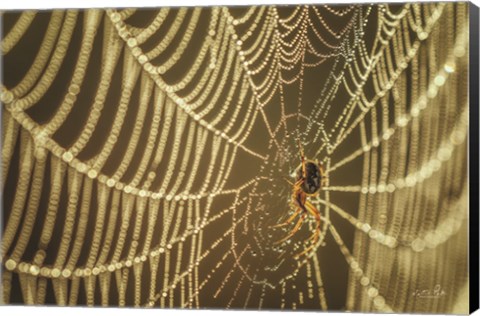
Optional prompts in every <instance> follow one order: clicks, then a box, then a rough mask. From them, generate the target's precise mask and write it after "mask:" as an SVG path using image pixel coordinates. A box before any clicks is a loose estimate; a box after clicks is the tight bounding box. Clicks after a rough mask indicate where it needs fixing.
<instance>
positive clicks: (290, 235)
mask: <svg viewBox="0 0 480 316" xmlns="http://www.w3.org/2000/svg"><path fill="white" fill-rule="evenodd" d="M306 216H307V214H305V213H303V214H302V216H300V218H299V219H298V222H297V224H296V225H295V227H293V229H292V231H291V232H290V233H289V234H288V235H287V236H285V237H284V238H282V239H280V240H279V241H276V242H275V244H280V243H282V242H284V241H285V240H287V239H289V238H290V237H292V236H293V235H295V233H296V232H297V231H298V230H299V229H300V226H302V223H303V220H304V219H305V217H306Z"/></svg>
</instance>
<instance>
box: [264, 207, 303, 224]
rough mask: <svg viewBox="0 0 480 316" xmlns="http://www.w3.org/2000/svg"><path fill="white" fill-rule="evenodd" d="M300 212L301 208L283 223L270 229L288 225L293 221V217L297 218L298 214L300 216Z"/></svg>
mask: <svg viewBox="0 0 480 316" xmlns="http://www.w3.org/2000/svg"><path fill="white" fill-rule="evenodd" d="M301 211H302V209H301V208H297V210H296V211H295V212H294V213H293V215H292V216H290V217H289V218H288V219H287V220H286V221H285V222H283V223H280V224H277V225H273V226H271V227H282V226H285V225H288V224H290V223H291V222H292V221H293V220H294V219H295V217H297V216H298V214H300V212H301Z"/></svg>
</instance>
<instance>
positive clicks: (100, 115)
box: [1, 3, 468, 312]
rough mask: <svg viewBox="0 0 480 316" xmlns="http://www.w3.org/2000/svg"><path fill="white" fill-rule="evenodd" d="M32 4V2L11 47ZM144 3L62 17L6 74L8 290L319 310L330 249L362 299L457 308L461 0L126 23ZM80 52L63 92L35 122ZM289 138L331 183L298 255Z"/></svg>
mask: <svg viewBox="0 0 480 316" xmlns="http://www.w3.org/2000/svg"><path fill="white" fill-rule="evenodd" d="M152 12H154V14H152ZM3 14H8V13H3ZM38 14H39V13H38V12H36V11H25V12H22V13H21V14H19V17H18V19H17V20H16V21H15V23H14V26H13V27H12V28H11V29H10V30H9V31H8V33H6V34H5V35H4V38H3V39H2V42H1V50H2V54H3V55H4V56H5V58H7V57H9V56H8V55H9V53H12V52H14V50H15V46H17V44H19V43H21V42H22V39H23V38H25V36H26V35H27V34H28V31H29V29H32V28H35V25H36V23H37V22H38V21H37V18H36V17H37V15H38ZM43 14H45V13H43ZM142 14H145V11H142V10H136V9H123V10H115V9H107V10H86V11H84V12H79V11H76V10H66V11H53V12H51V14H50V16H49V21H48V26H46V28H45V31H44V33H43V34H42V39H41V43H40V44H39V48H38V51H36V52H35V53H34V55H33V56H34V59H33V60H32V61H31V66H30V67H29V69H28V71H27V72H26V74H25V75H24V76H23V78H22V79H21V80H20V81H19V82H18V83H17V84H16V85H14V86H7V85H6V84H5V83H4V84H2V86H1V100H2V103H3V112H2V115H3V118H2V120H3V121H2V123H3V128H2V168H3V169H2V179H3V180H2V186H3V190H4V196H5V192H6V190H7V189H8V188H9V187H10V188H12V187H13V188H15V189H14V190H13V191H12V192H13V193H12V194H13V196H12V198H11V200H12V201H11V203H10V204H11V205H10V204H9V205H7V204H6V203H5V202H4V203H3V206H4V214H8V216H7V217H5V218H4V221H5V224H4V230H3V234H2V243H1V257H2V263H3V266H4V269H3V271H2V288H3V302H4V303H9V302H11V301H17V302H18V301H21V302H23V303H25V304H45V303H46V302H47V303H48V298H47V296H48V295H47V292H48V291H53V293H54V301H53V303H55V304H58V305H77V304H87V305H104V306H107V305H119V306H125V305H133V306H150V307H151V306H160V307H185V308H198V307H205V306H212V305H215V304H214V303H212V302H215V300H216V299H218V301H217V303H216V305H218V306H221V307H225V308H244V307H245V308H282V309H296V308H300V309H301V308H317V309H323V310H326V309H328V308H329V306H330V305H329V302H328V299H327V295H326V293H327V292H328V291H331V289H329V287H328V286H326V285H325V284H324V281H323V279H322V278H324V276H323V275H322V269H321V265H320V259H321V258H322V255H323V256H324V257H325V256H328V254H326V253H325V252H324V248H323V247H322V246H324V245H325V243H326V242H329V243H333V245H335V247H336V248H337V249H338V251H339V252H340V253H341V257H340V260H342V261H343V262H345V263H346V264H347V265H348V269H349V276H348V284H347V286H346V290H347V299H346V302H345V305H344V307H345V308H346V309H347V310H354V311H383V312H388V311H399V312H402V311H416V312H459V311H460V312H462V311H464V309H465V308H466V305H465V304H466V302H465V299H468V297H467V295H466V294H465V293H468V290H466V289H467V288H468V270H467V248H466V247H467V226H466V223H467V214H468V213H467V211H468V210H467V200H468V199H467V198H468V179H467V176H466V174H467V171H466V170H467V169H466V168H467V166H466V154H467V147H466V146H467V145H466V143H467V142H466V138H467V128H468V97H467V87H468V76H467V73H468V59H467V56H468V6H467V5H466V4H463V3H430V4H414V3H407V4H404V5H398V6H395V7H392V6H389V5H382V4H378V5H370V6H368V5H352V6H348V7H347V6H345V7H336V6H326V5H324V6H296V7H275V6H258V7H257V6H256V7H247V8H243V9H231V8H227V7H212V8H190V9H186V8H179V9H172V8H161V9H158V10H156V11H151V12H150V13H149V18H148V19H144V23H143V24H142V25H139V24H138V23H136V24H135V23H133V22H130V21H135V16H138V15H142ZM145 21H148V23H147V22H145ZM332 21H336V22H335V23H331V22H332ZM367 30H368V32H366V31H367ZM78 32H80V34H81V37H80V46H79V50H78V51H75V52H72V51H71V50H69V49H68V48H69V45H72V42H73V41H74V40H75V38H74V34H76V33H78ZM367 33H368V34H370V35H368V34H367ZM159 34H160V35H159ZM372 34H373V35H372ZM368 36H370V37H372V38H371V39H368ZM99 38H100V39H99ZM77 40H78V39H77ZM95 52H99V53H98V54H96V55H95ZM92 56H96V57H92ZM72 58H73V59H72ZM67 60H70V61H71V60H73V61H74V66H73V68H72V71H71V76H70V77H69V79H68V82H67V83H65V84H66V85H67V86H66V87H67V90H66V92H63V91H61V92H57V94H58V93H60V94H61V99H60V101H59V102H57V103H58V104H55V106H54V110H53V111H52V113H51V115H50V116H49V117H48V119H39V118H37V117H36V116H35V113H38V109H37V112H35V106H36V105H38V104H39V103H40V102H41V100H42V98H44V97H45V96H46V95H47V94H48V93H51V91H52V89H53V88H54V87H55V84H58V83H56V81H55V79H56V78H57V76H59V74H61V73H62V71H64V68H62V65H63V64H65V63H66V61H67ZM92 65H97V66H93V67H94V68H95V67H96V68H97V69H96V70H93V71H96V77H95V78H92V77H91V76H89V74H91V72H92V70H91V68H92ZM322 67H323V68H322ZM316 69H322V72H321V79H319V80H320V81H321V82H319V83H318V84H316V85H313V86H314V88H313V90H314V95H315V98H314V99H313V100H311V99H310V98H308V99H307V97H306V95H307V91H306V89H307V86H308V89H311V86H312V84H311V83H310V82H308V81H307V79H305V78H306V75H307V73H310V74H312V73H313V74H316V72H315V70H316ZM325 69H328V71H326V72H325V71H324V70H325ZM172 73H173V74H174V75H172ZM317 76H319V75H317ZM115 78H117V81H115V80H114V79H115ZM118 78H119V79H118ZM5 79H6V78H5ZM89 81H90V82H93V86H94V88H93V90H92V91H93V92H90V94H91V97H90V98H82V93H83V94H86V93H87V92H84V89H83V88H84V86H85V85H86V84H87V82H89ZM320 83H321V84H320ZM90 85H92V84H90ZM111 90H117V91H120V92H119V93H118V96H116V97H114V96H112V94H111V93H110V91H111ZM292 91H293V92H292ZM310 93H311V91H310ZM292 96H293V97H292ZM86 100H87V101H88V102H87V101H86ZM292 100H294V102H292ZM78 108H81V109H83V110H82V111H83V112H84V113H87V114H86V117H85V119H84V122H83V123H81V124H78V122H75V115H76V113H78V111H77V112H75V111H76V109H78ZM105 113H108V115H106V114H105ZM100 127H101V128H100ZM68 129H76V131H75V133H74V134H73V136H71V137H70V138H69V139H68V140H65V139H64V138H62V136H61V135H62V133H64V132H65V131H66V130H68ZM97 130H100V132H98V131H97ZM102 130H103V135H104V136H103V137H101V138H100V139H101V140H100V141H98V137H99V136H98V135H100V134H101V133H102ZM259 139H260V141H259ZM296 139H300V140H301V142H302V143H303V144H304V147H305V152H306V154H307V156H308V157H309V158H311V159H318V160H319V161H321V162H322V164H323V165H324V166H325V168H326V172H327V177H328V186H326V187H324V188H322V191H321V194H320V195H319V196H318V197H316V198H312V199H311V201H312V203H314V204H315V205H316V207H317V208H318V209H319V210H320V212H321V218H322V226H321V227H322V232H321V238H320V241H319V242H318V243H317V244H316V245H315V248H314V251H313V252H311V253H310V254H309V255H308V256H306V257H305V258H301V259H299V260H298V261H292V260H293V259H291V258H290V257H292V256H293V254H294V253H295V251H297V252H298V250H301V249H303V247H304V245H306V244H305V243H304V242H303V240H302V239H301V238H297V237H292V241H289V242H288V243H287V244H288V245H287V246H285V247H283V248H282V247H280V246H275V245H273V242H274V240H275V236H277V234H278V236H281V233H279V232H275V231H274V232H273V233H272V230H271V229H270V228H269V227H270V225H272V224H275V223H278V222H279V221H280V220H281V219H282V218H284V217H287V216H289V212H291V210H290V211H289V206H288V198H289V196H290V194H291V192H290V191H291V187H290V186H289V185H288V183H286V182H285V181H284V180H282V179H281V176H279V175H278V174H282V173H285V174H286V175H287V176H288V174H289V172H292V170H294V168H295V165H296V164H297V163H298V161H299V160H298V159H299V156H298V148H297V147H296V141H295V140H296ZM262 141H263V142H264V143H262V144H264V146H263V145H259V143H257V142H262ZM92 148H93V149H92ZM241 164H246V165H247V166H248V167H249V168H250V169H252V170H253V172H249V171H248V170H240V169H239V167H238V166H239V165H241ZM353 165H355V166H356V167H352V166H353ZM292 166H293V167H292ZM277 167H278V168H277ZM292 168H293V169H292ZM279 170H280V171H279ZM243 171H245V175H243V177H242V175H241V174H242V172H243ZM342 171H343V172H347V173H352V174H355V175H357V176H358V179H359V180H360V182H358V181H356V182H353V181H351V182H349V181H348V180H347V181H340V179H342V176H341V175H340V174H341V173H342ZM12 174H14V175H16V176H12ZM337 174H339V176H337ZM8 179H10V180H9V181H7V180H8ZM11 179H13V180H11ZM279 179H280V180H279ZM280 196H282V202H281V203H283V201H285V203H284V207H283V208H278V207H275V209H274V210H273V209H272V208H273V207H272V206H271V203H273V202H272V201H273V200H275V199H278V197H280ZM352 197H353V198H352ZM345 199H356V200H358V204H357V205H356V207H355V208H352V209H348V206H342V201H343V200H345ZM42 201H43V202H42ZM45 201H46V202H45ZM5 208H8V210H5ZM265 214H267V215H266V216H264V215H265ZM268 214H269V215H268ZM335 219H336V220H335ZM338 220H340V221H343V222H344V223H345V224H346V225H348V226H349V227H351V228H352V229H354V230H355V232H354V238H353V247H351V246H349V245H348V244H347V243H346V242H345V241H344V237H343V231H342V227H344V226H342V227H340V226H338V225H336V224H335V223H334V222H336V221H338ZM305 226H306V228H305V227H304V228H302V231H306V230H307V231H308V229H312V227H313V226H314V222H313V219H308V220H307V224H305ZM267 232H268V233H267ZM272 234H273V235H274V237H273V238H272ZM327 238H330V239H327ZM288 247H291V248H293V249H294V250H291V249H290V248H288ZM29 249H33V250H31V251H30V250H29ZM286 249H290V250H291V251H287V250H286ZM32 251H33V252H32ZM271 253H280V254H281V256H283V257H282V259H278V260H277V259H274V258H273V257H271V256H269V254H271ZM289 260H290V261H289ZM284 262H285V263H284ZM288 262H290V263H288ZM292 262H293V263H292ZM289 264H290V265H289ZM282 265H283V266H288V268H284V267H283V266H282ZM266 271H268V273H267V272H266ZM285 271H287V272H285ZM437 285H438V286H440V287H441V289H439V288H437ZM15 286H17V287H19V288H20V293H21V298H16V299H13V297H11V292H12V289H13V288H14V287H15ZM52 289H53V290H52ZM423 289H435V291H436V292H435V293H433V294H434V295H437V296H442V297H441V299H428V298H425V297H422V296H421V295H419V293H418V290H423ZM444 289H446V290H445V291H446V293H442V291H444ZM416 291H417V292H416ZM439 291H440V292H439ZM466 291H467V292H466ZM430 294H432V293H430ZM272 297H273V298H275V299H272Z"/></svg>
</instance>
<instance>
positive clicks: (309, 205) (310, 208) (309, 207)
mask: <svg viewBox="0 0 480 316" xmlns="http://www.w3.org/2000/svg"><path fill="white" fill-rule="evenodd" d="M305 208H306V209H307V211H308V213H310V214H311V215H313V216H314V217H315V221H316V222H317V225H316V227H315V232H314V233H313V234H312V236H310V238H309V240H312V239H313V241H312V244H311V245H310V246H308V247H307V248H306V249H305V250H304V251H302V252H301V253H299V254H297V255H295V258H298V257H300V256H303V255H304V254H307V253H308V252H310V250H312V249H313V248H314V247H315V245H316V243H317V242H318V239H319V236H320V212H319V211H318V210H317V208H316V207H315V206H314V205H313V204H312V203H310V202H309V201H306V203H305Z"/></svg>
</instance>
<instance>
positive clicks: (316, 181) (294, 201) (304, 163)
mask: <svg viewBox="0 0 480 316" xmlns="http://www.w3.org/2000/svg"><path fill="white" fill-rule="evenodd" d="M299 149H300V159H301V165H300V166H299V168H298V169H297V171H296V181H295V183H293V182H291V181H290V180H288V179H286V180H287V181H288V182H289V183H290V184H291V185H292V186H293V190H292V196H291V199H290V207H291V208H292V209H294V210H295V212H294V213H293V215H292V216H290V217H289V218H288V219H287V220H286V221H285V222H283V223H281V224H277V225H275V226H273V227H282V226H285V225H288V224H290V223H291V222H293V220H295V218H296V217H297V216H299V215H300V218H299V220H298V221H297V223H296V224H295V226H294V227H293V229H292V230H291V231H290V233H289V234H288V235H287V236H285V237H284V238H282V239H280V240H279V241H277V242H276V243H282V242H284V241H285V240H287V239H289V238H290V237H292V236H293V235H294V234H295V233H296V232H297V231H298V230H299V229H300V227H301V226H302V223H303V221H304V220H305V218H306V217H307V215H308V214H310V215H311V216H313V217H314V218H315V221H316V227H315V231H314V232H313V234H312V235H311V236H310V238H309V239H308V240H312V243H311V245H310V246H309V247H308V248H306V249H305V250H304V251H302V252H301V253H299V254H297V255H295V257H296V258H298V257H300V256H302V255H304V254H307V253H308V252H309V251H310V250H311V249H312V248H313V247H314V246H315V244H316V243H317V241H318V239H319V236H320V232H321V231H320V212H319V211H318V209H317V208H316V207H315V206H314V205H313V204H312V203H311V202H310V201H309V200H308V197H315V196H318V194H319V193H320V189H321V188H322V187H323V186H325V185H326V181H327V178H326V175H325V169H324V168H323V165H322V164H321V163H319V162H318V160H316V161H313V160H309V159H307V158H305V154H304V152H303V148H302V145H301V143H300V141H299Z"/></svg>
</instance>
